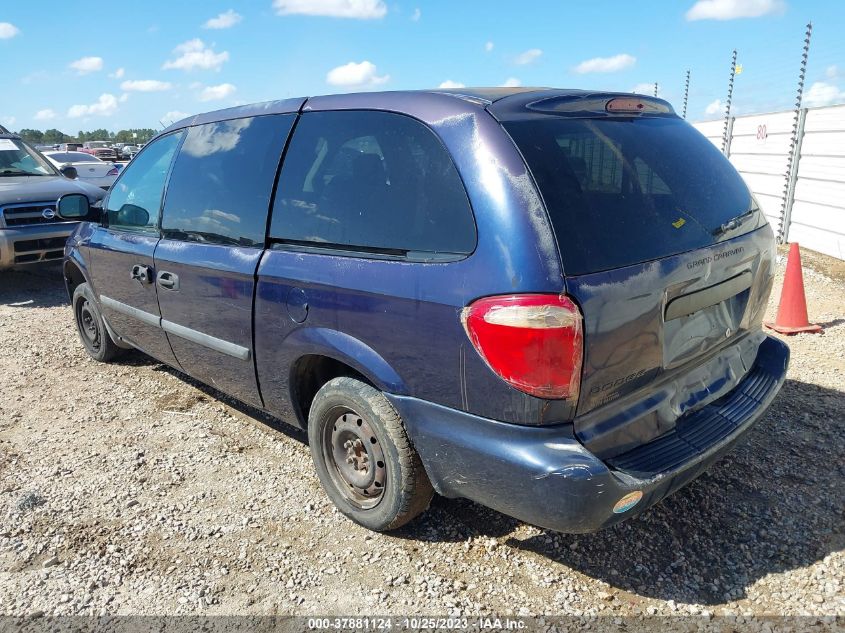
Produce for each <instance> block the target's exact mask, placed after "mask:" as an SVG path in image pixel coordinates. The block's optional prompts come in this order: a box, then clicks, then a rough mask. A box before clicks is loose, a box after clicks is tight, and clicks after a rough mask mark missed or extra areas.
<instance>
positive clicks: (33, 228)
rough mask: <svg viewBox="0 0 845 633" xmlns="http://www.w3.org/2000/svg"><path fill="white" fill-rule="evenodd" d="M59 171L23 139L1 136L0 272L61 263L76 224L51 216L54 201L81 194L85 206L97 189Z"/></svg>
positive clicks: (98, 196) (68, 172) (96, 197)
mask: <svg viewBox="0 0 845 633" xmlns="http://www.w3.org/2000/svg"><path fill="white" fill-rule="evenodd" d="M75 177H76V170H75V169H74V168H73V167H66V168H64V169H63V171H62V172H60V171H59V170H58V169H56V167H54V166H53V164H52V163H51V162H50V161H49V160H47V159H46V158H44V157H43V156H42V155H41V154H40V153H39V152H37V151H36V150H35V149H34V148H33V147H32V146H31V145H29V144H28V143H27V142H26V141H24V140H22V139H21V138H20V137H19V136H17V135H14V134H2V133H0V270H5V269H8V268H16V267H20V266H24V265H28V264H34V263H38V262H45V261H55V260H58V259H61V257H62V254H63V253H64V246H65V241H66V240H67V236H68V235H70V232H71V231H72V230H73V228H74V227H75V226H76V223H75V222H72V221H67V220H62V219H61V218H59V217H58V216H57V215H56V200H58V199H59V197H60V196H62V195H64V194H67V193H81V194H84V195H85V198H86V200H88V202H89V203H94V202H96V201H98V200H100V199H101V198H102V197H103V196H104V195H105V194H104V192H103V190H102V189H100V188H98V187H94V186H92V185H89V184H87V183H85V182H84V181H82V180H71V178H75Z"/></svg>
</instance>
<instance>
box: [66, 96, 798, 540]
mask: <svg viewBox="0 0 845 633" xmlns="http://www.w3.org/2000/svg"><path fill="white" fill-rule="evenodd" d="M58 213H59V214H60V215H61V216H62V217H63V218H66V219H73V220H83V221H84V222H83V223H82V224H80V226H79V228H78V229H77V230H76V231H75V232H74V234H73V235H72V236H71V238H70V239H69V240H68V243H67V246H66V249H65V262H64V275H65V279H66V282H67V287H68V292H69V294H70V297H71V301H72V306H73V314H74V317H75V321H76V325H77V328H78V330H79V334H80V338H81V340H82V343H83V344H84V346H85V349H86V350H87V352H88V354H90V355H91V356H92V357H93V358H95V359H97V360H99V361H111V360H114V359H116V358H117V357H118V354H119V352H120V351H121V349H127V348H136V349H139V350H141V351H143V352H145V353H147V354H149V355H151V356H153V357H155V358H156V359H158V360H160V361H161V362H163V363H166V364H168V365H170V366H172V367H174V368H176V369H177V370H179V371H181V372H184V373H185V374H188V375H190V376H192V377H194V378H196V379H198V380H200V381H202V382H204V383H207V384H209V385H212V386H214V387H215V388H217V389H218V390H220V391H222V392H225V393H226V394H229V395H231V396H233V397H235V398H237V399H239V400H241V401H243V402H245V403H247V404H249V405H252V406H254V407H258V408H260V409H262V410H265V411H267V412H269V413H271V414H272V415H274V416H277V417H279V418H281V419H282V420H285V421H287V422H289V423H292V424H295V425H297V426H298V427H301V428H302V429H305V430H307V433H308V440H309V444H310V448H311V453H312V456H313V459H314V465H315V468H316V471H317V474H318V475H319V478H320V480H321V482H322V484H323V487H324V488H325V491H326V493H327V494H328V496H329V497H330V498H331V500H332V501H333V502H334V503H335V504H336V505H337V507H338V508H339V510H340V511H341V512H343V513H344V514H345V515H347V516H348V517H349V518H351V519H352V520H354V521H356V522H358V523H359V524H361V525H364V526H366V527H368V528H370V529H373V530H390V529H393V528H396V527H399V526H401V525H403V524H404V523H406V522H407V521H409V520H411V519H412V518H414V517H415V516H417V515H418V514H420V513H421V512H423V511H424V510H425V509H426V508H427V506H428V504H429V502H430V501H431V499H432V496H433V494H434V492H437V493H439V494H441V495H445V496H447V497H465V498H468V499H472V500H474V501H477V502H479V503H481V504H484V505H486V506H489V507H491V508H494V509H496V510H498V511H501V512H503V513H505V514H508V515H511V516H514V517H517V518H519V519H521V520H524V521H527V522H529V523H532V524H536V525H538V526H542V527H546V528H550V529H553V530H558V531H562V532H588V531H593V530H597V529H599V528H603V527H606V526H609V525H611V524H613V523H616V522H618V521H620V520H622V519H625V518H627V517H631V516H635V515H636V514H638V513H639V512H642V511H643V510H644V509H646V508H648V507H649V506H651V505H652V504H654V503H656V502H657V501H659V500H660V499H662V498H663V497H665V496H666V495H668V494H670V493H671V492H673V491H675V490H677V489H678V488H679V487H681V486H683V485H684V484H686V483H687V482H689V481H691V480H692V479H693V478H695V477H696V476H697V475H699V474H700V473H702V472H703V471H704V470H705V469H706V468H708V467H709V466H710V465H711V464H713V462H714V461H715V460H716V459H717V458H719V457H720V456H722V455H724V454H725V453H726V452H727V451H728V450H729V449H730V447H731V446H732V445H733V444H734V443H735V442H736V441H737V440H738V439H739V438H740V437H741V436H742V435H743V434H745V433H746V432H747V431H748V430H749V428H750V427H751V426H752V425H753V424H754V422H755V421H756V420H758V419H759V418H760V417H761V416H762V415H763V413H764V412H765V410H766V408H767V407H768V406H769V404H770V403H771V401H772V399H773V398H774V397H775V395H776V394H777V393H778V391H779V389H780V387H781V385H782V383H783V380H784V376H785V373H786V367H787V363H788V357H789V352H788V348H787V347H786V346H785V345H784V344H783V343H781V342H780V341H778V340H777V339H774V338H771V337H769V336H767V335H766V334H764V332H763V331H762V328H761V321H762V316H763V312H764V310H765V309H766V304H767V300H768V297H769V292H770V290H771V286H772V280H773V275H774V270H773V265H774V258H775V244H774V239H773V233H772V230H771V229H770V227H769V225H768V224H767V222H766V220H765V218H764V216H763V214H762V213H761V211H760V209H759V208H758V205H757V203H756V201H755V200H754V197H753V196H752V195H751V193H750V192H749V190H748V188H747V187H746V185H745V184H744V183H743V181H742V179H741V178H740V176H739V175H738V174H737V172H736V171H735V170H734V169H733V167H732V166H731V165H730V163H729V162H728V161H727V160H726V159H725V157H724V156H723V155H722V154H721V153H720V152H719V151H718V150H717V149H716V148H715V147H714V146H713V145H712V144H711V143H710V142H709V141H707V140H706V139H705V138H704V137H703V136H701V135H700V134H699V133H698V132H697V131H695V130H694V129H693V128H692V127H691V126H690V125H689V124H687V123H686V122H685V121H684V120H682V119H681V118H679V117H678V116H677V115H676V114H675V113H674V112H673V110H672V108H671V106H670V105H669V104H668V103H667V102H665V101H663V100H660V99H657V98H653V97H646V96H641V95H631V94H622V93H598V92H587V91H575V90H554V89H529V88H508V89H475V90H469V89H461V90H454V91H449V90H438V91H415V92H383V93H366V94H349V95H331V96H321V97H312V98H308V99H289V100H284V101H274V102H269V103H262V104H257V105H249V106H242V107H236V108H231V109H227V110H221V111H218V112H212V113H208V114H201V115H197V116H194V117H191V118H188V119H185V120H184V121H180V122H179V123H176V124H174V125H172V126H171V127H169V128H168V129H166V130H164V131H163V132H162V133H161V134H159V135H158V137H156V138H155V139H154V140H153V141H152V142H150V143H149V144H148V145H147V146H146V147H144V149H143V150H142V151H141V152H140V153H139V154H138V155H137V156H136V157H135V159H134V160H133V161H132V162H131V163H130V164H129V166H128V167H126V169H124V170H123V172H122V173H121V174H120V176H119V177H118V179H117V181H116V182H115V184H114V186H113V188H112V189H111V191H110V192H109V194H108V196H107V198H106V199H105V200H104V201H103V202H102V203H101V204H99V205H94V206H93V207H91V206H89V202H88V199H87V198H85V197H84V196H79V195H67V196H64V197H62V198H61V199H60V200H59V202H58Z"/></svg>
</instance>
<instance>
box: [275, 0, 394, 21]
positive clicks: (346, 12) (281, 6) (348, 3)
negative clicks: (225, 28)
mask: <svg viewBox="0 0 845 633" xmlns="http://www.w3.org/2000/svg"><path fill="white" fill-rule="evenodd" d="M273 8H274V9H275V10H276V13H277V14H279V15H316V16H323V17H329V18H355V19H357V20H376V19H378V18H383V17H384V16H385V14H386V13H387V5H386V4H385V3H384V1H383V0H273Z"/></svg>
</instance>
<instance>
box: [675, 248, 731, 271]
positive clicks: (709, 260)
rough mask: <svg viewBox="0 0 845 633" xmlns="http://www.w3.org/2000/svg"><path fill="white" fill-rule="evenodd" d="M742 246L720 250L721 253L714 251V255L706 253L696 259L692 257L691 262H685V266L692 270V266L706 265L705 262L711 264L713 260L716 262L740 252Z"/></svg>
mask: <svg viewBox="0 0 845 633" xmlns="http://www.w3.org/2000/svg"><path fill="white" fill-rule="evenodd" d="M742 251H743V247H742V246H737V247H736V248H732V249H730V250H728V251H722V252H721V253H716V254H715V255H708V256H707V257H700V258H698V259H694V260H693V261H691V262H687V268H689V269H690V270H693V269H694V268H698V267H699V266H706V265H707V264H712V263H713V262H718V261H719V260H721V259H725V258H727V257H734V256H736V255H739V254H740V253H742Z"/></svg>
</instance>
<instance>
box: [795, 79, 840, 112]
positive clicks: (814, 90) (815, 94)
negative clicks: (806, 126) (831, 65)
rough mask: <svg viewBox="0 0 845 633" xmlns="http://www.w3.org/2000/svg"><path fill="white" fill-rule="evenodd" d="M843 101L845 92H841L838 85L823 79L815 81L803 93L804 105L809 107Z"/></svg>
mask: <svg viewBox="0 0 845 633" xmlns="http://www.w3.org/2000/svg"><path fill="white" fill-rule="evenodd" d="M843 101H845V92H841V91H840V90H839V88H838V87H836V86H834V85H833V84H829V83H825V82H824V81H817V82H815V83H814V84H813V85H812V86H810V89H809V90H808V91H807V92H806V94H805V95H804V105H807V106H810V107H812V106H824V105H830V104H831V103H836V102H843Z"/></svg>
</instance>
